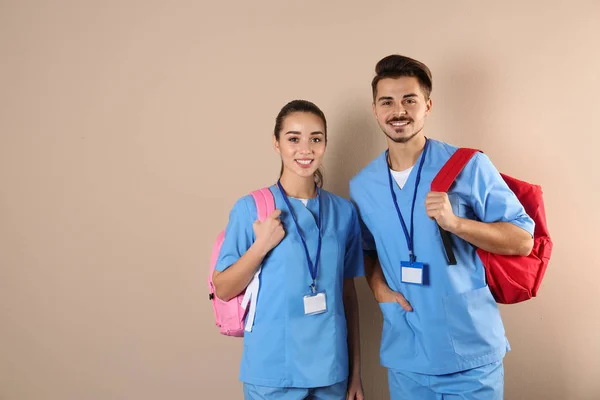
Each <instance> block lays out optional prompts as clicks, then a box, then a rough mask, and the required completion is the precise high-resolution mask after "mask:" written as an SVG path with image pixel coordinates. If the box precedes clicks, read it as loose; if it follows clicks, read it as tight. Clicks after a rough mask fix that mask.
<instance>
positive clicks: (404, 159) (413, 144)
mask: <svg viewBox="0 0 600 400" xmlns="http://www.w3.org/2000/svg"><path fill="white" fill-rule="evenodd" d="M425 143H426V139H425V136H424V135H422V134H421V135H417V136H415V137H414V138H412V139H411V140H409V141H408V142H406V143H396V142H393V141H391V140H389V139H388V147H389V159H388V163H389V165H390V168H391V169H392V170H394V171H404V170H406V169H409V168H410V167H412V166H413V165H415V164H416V162H417V160H418V159H419V156H420V155H421V153H422V152H423V149H424V148H425Z"/></svg>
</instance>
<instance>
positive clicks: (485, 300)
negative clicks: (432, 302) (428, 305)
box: [444, 286, 506, 357]
mask: <svg viewBox="0 0 600 400" xmlns="http://www.w3.org/2000/svg"><path fill="white" fill-rule="evenodd" d="M444 308H445V311H446V319H447V321H448V330H449V332H450V336H451V338H452V344H453V346H454V352H455V353H456V354H458V355H459V356H462V357H478V356H483V355H486V354H488V353H492V352H494V351H497V350H498V349H499V348H501V347H503V346H506V337H505V332H504V325H503V324H502V319H501V317H500V311H499V310H498V305H497V304H496V301H495V300H494V298H493V296H492V293H491V292H490V289H489V287H488V286H484V287H482V288H480V289H475V290H472V291H469V292H466V293H461V294H456V295H451V296H446V297H445V298H444Z"/></svg>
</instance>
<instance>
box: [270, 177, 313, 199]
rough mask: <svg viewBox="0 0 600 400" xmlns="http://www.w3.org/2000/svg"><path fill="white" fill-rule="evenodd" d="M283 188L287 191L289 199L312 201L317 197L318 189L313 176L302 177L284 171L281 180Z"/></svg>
mask: <svg viewBox="0 0 600 400" xmlns="http://www.w3.org/2000/svg"><path fill="white" fill-rule="evenodd" d="M279 180H280V181H281V186H282V187H283V190H285V194H287V195H288V196H289V197H295V198H297V199H311V198H313V197H317V188H316V186H315V181H314V178H313V177H312V176H309V177H306V178H305V177H302V176H298V175H296V174H289V173H287V174H286V172H285V171H284V172H283V175H281V178H279Z"/></svg>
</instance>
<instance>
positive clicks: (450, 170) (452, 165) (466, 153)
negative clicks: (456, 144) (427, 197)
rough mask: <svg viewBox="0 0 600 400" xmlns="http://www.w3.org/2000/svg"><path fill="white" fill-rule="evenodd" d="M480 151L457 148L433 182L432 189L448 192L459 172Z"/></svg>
mask: <svg viewBox="0 0 600 400" xmlns="http://www.w3.org/2000/svg"><path fill="white" fill-rule="evenodd" d="M479 152H480V150H476V149H468V148H460V149H458V150H456V151H455V152H454V154H452V156H451V157H450V159H449V160H448V161H446V164H444V166H443V167H442V169H440V172H438V173H437V175H436V176H435V178H434V179H433V181H432V182H431V190H432V191H433V192H447V191H448V189H450V186H452V183H453V182H454V180H455V179H456V177H457V176H458V174H460V171H462V170H463V168H464V167H465V165H467V163H468V162H469V160H470V159H471V158H472V157H473V156H474V155H475V154H476V153H479Z"/></svg>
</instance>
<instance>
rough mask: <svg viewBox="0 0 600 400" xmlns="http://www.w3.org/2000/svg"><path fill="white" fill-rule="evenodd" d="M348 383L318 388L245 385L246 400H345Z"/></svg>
mask: <svg viewBox="0 0 600 400" xmlns="http://www.w3.org/2000/svg"><path fill="white" fill-rule="evenodd" d="M347 389H348V382H347V381H343V382H340V383H336V384H334V385H331V386H325V387H318V388H311V389H308V388H306V389H305V388H274V387H267V386H256V385H250V384H248V383H244V400H345V399H346V390H347Z"/></svg>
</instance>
